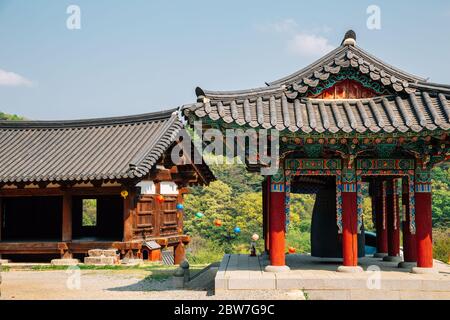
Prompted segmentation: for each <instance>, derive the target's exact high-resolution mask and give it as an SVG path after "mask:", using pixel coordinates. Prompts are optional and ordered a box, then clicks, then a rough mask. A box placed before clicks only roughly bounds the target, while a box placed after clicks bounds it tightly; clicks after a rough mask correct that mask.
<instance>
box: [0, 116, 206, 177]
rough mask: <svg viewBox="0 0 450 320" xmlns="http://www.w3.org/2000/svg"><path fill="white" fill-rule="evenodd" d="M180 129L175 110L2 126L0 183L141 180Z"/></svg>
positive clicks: (21, 122)
mask: <svg viewBox="0 0 450 320" xmlns="http://www.w3.org/2000/svg"><path fill="white" fill-rule="evenodd" d="M182 127H183V124H182V123H181V121H180V120H179V117H178V114H177V112H176V110H169V111H164V112H156V113H149V114H143V115H137V116H127V117H114V118H103V119H90V120H75V121H18V122H15V121H14V122H13V121H0V182H4V183H8V182H14V183H20V182H24V183H30V182H40V181H49V182H52V181H54V182H58V181H88V180H109V179H111V180H116V179H129V178H139V177H142V176H144V175H146V174H147V173H149V171H150V169H151V168H152V166H153V165H154V164H155V163H156V162H157V161H158V159H159V158H160V157H161V155H162V154H163V153H164V152H165V151H166V150H167V148H168V147H169V146H170V145H171V144H172V143H173V142H174V139H175V137H176V135H177V133H178V132H179V130H180V129H181V128H182ZM205 167H206V166H205ZM203 169H204V170H207V171H209V169H207V167H206V168H203Z"/></svg>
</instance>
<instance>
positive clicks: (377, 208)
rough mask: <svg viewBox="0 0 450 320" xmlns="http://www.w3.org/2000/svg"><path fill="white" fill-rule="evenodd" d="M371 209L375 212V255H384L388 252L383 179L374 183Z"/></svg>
mask: <svg viewBox="0 0 450 320" xmlns="http://www.w3.org/2000/svg"><path fill="white" fill-rule="evenodd" d="M372 210H373V211H374V212H375V228H376V232H377V252H376V254H375V256H376V257H384V256H386V255H387V252H388V244H387V228H386V184H385V183H384V182H383V181H376V182H375V183H374V191H373V197H372Z"/></svg>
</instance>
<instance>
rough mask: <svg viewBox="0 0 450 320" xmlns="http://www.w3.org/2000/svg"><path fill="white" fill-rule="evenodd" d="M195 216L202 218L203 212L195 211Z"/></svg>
mask: <svg viewBox="0 0 450 320" xmlns="http://www.w3.org/2000/svg"><path fill="white" fill-rule="evenodd" d="M195 216H196V217H197V218H203V216H204V214H203V213H201V212H197V213H196V214H195Z"/></svg>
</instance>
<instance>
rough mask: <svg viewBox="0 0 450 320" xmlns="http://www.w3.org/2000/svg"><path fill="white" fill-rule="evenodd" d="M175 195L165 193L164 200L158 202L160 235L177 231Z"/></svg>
mask: <svg viewBox="0 0 450 320" xmlns="http://www.w3.org/2000/svg"><path fill="white" fill-rule="evenodd" d="M176 206H177V196H175V195H165V196H164V202H162V203H160V210H159V217H160V232H161V235H169V234H176V233H178V218H177V208H176Z"/></svg>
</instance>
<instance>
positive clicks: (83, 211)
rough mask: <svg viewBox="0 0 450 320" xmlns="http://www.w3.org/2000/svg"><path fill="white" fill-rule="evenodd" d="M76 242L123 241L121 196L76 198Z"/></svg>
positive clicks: (74, 210)
mask: <svg viewBox="0 0 450 320" xmlns="http://www.w3.org/2000/svg"><path fill="white" fill-rule="evenodd" d="M72 232H73V239H74V240H91V241H97V240H107V241H122V237H123V199H122V198H121V197H120V196H83V197H82V196H74V197H73V199H72Z"/></svg>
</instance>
